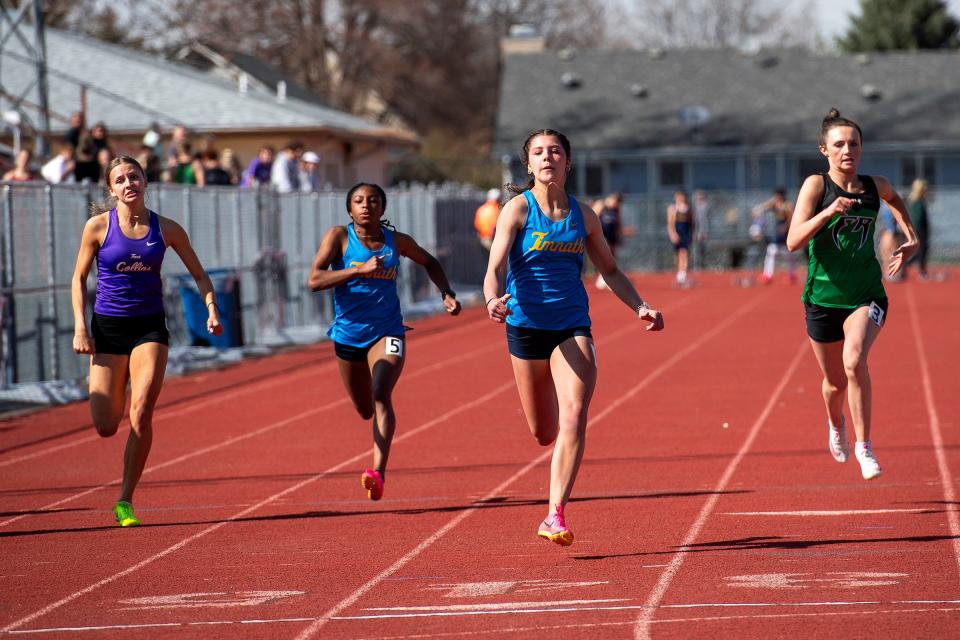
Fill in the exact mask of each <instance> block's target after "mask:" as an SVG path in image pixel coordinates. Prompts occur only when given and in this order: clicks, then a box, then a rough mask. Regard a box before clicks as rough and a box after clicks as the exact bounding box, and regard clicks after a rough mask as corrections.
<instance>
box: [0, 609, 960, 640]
mask: <svg viewBox="0 0 960 640" xmlns="http://www.w3.org/2000/svg"><path fill="white" fill-rule="evenodd" d="M898 604H906V605H918V604H919V605H922V604H929V605H946V604H954V605H956V604H960V600H903V601H894V602H800V603H795V604H787V603H782V602H780V603H741V604H734V603H730V604H723V603H705V604H690V605H661V606H660V609H672V608H686V609H689V608H716V607H722V608H733V607H746V608H754V607H775V608H785V607H791V606H796V607H813V606H818V607H819V606H825V607H833V608H838V609H844V608H848V607H853V606H858V605H860V606H891V605H898ZM642 606H643V605H633V606H619V607H616V606H614V607H602V608H601V607H583V608H575V609H544V610H533V609H525V610H520V611H502V612H475V613H470V612H465V613H463V614H462V615H484V614H488V615H502V614H511V613H516V614H535V613H545V614H555V613H564V612H578V611H610V610H635V609H639V608H642ZM955 611H960V608H955V607H943V606H933V607H928V608H924V609H916V608H913V609H902V608H900V609H880V610H877V609H867V610H861V611H853V610H840V611H820V612H816V613H804V612H799V611H798V612H791V613H756V614H754V613H751V614H744V615H732V616H730V615H728V616H709V617H707V616H702V617H696V618H658V619H656V620H654V621H653V624H671V623H683V622H687V623H689V622H715V621H728V620H759V619H764V618H804V617H810V616H848V615H881V614H885V613H890V614H903V613H937V612H955ZM409 617H429V614H416V615H383V616H344V617H339V618H335V620H343V621H350V620H370V619H382V618H409ZM440 617H449V614H446V615H444V616H440ZM317 619H318V618H310V617H300V618H266V619H265V618H258V619H250V620H208V621H197V622H158V623H142V624H122V625H96V626H88V627H46V628H39V629H22V630H17V631H10V632H9V633H10V635H28V634H44V633H64V632H75V633H83V632H87V633H89V632H94V631H123V630H136V629H150V628H158V627H159V628H169V627H183V628H187V627H200V626H229V625H243V624H263V625H266V624H289V623H302V622H313V621H315V620H317ZM633 624H634V622H633V621H632V620H629V621H623V622H596V623H591V622H587V623H575V622H574V623H569V624H564V625H538V626H529V627H512V628H506V629H503V628H500V629H482V630H476V631H473V630H471V631H451V632H438V633H430V634H429V635H421V634H417V635H405V636H390V637H391V638H397V639H399V638H410V639H413V638H427V637H429V638H440V637H453V636H472V635H502V634H506V633H518V632H523V631H530V632H533V631H544V630H551V629H556V630H566V631H570V630H572V629H579V628H593V627H605V626H628V625H633Z"/></svg>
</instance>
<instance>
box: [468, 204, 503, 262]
mask: <svg viewBox="0 0 960 640" xmlns="http://www.w3.org/2000/svg"><path fill="white" fill-rule="evenodd" d="M499 215H500V189H490V190H489V191H487V199H486V200H485V201H484V203H483V204H482V205H480V206H479V207H477V212H476V213H475V214H474V216H473V228H474V229H476V230H477V239H478V240H480V244H482V245H483V248H484V249H486V250H487V251H490V245H492V244H493V234H494V232H495V231H496V230H497V216H499Z"/></svg>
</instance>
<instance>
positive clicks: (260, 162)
mask: <svg viewBox="0 0 960 640" xmlns="http://www.w3.org/2000/svg"><path fill="white" fill-rule="evenodd" d="M274 154H275V151H274V150H273V147H271V146H270V145H263V146H262V147H260V151H258V152H257V157H256V158H254V159H253V160H251V161H250V164H249V165H247V169H246V171H244V172H243V182H242V184H243V186H245V187H259V186H260V185H264V184H270V172H271V170H272V168H273V156H274Z"/></svg>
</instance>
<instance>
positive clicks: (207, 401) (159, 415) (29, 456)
mask: <svg viewBox="0 0 960 640" xmlns="http://www.w3.org/2000/svg"><path fill="white" fill-rule="evenodd" d="M483 321H488V320H487V319H486V318H482V319H480V320H472V321H469V322H468V323H466V324H464V325H463V326H460V327H457V328H455V329H450V330H448V331H443V332H441V333H437V334H433V335H429V336H427V337H425V338H423V339H422V340H417V341H416V343H417V344H418V345H423V344H429V343H431V342H435V341H437V340H440V339H443V338H449V337H450V335H452V334H456V333H460V332H463V331H466V330H467V329H472V328H473V325H474V324H479V323H480V322H483ZM488 322H489V321H488ZM487 350H488V348H487V347H480V348H479V349H477V350H476V351H478V352H480V351H487ZM336 366H337V362H336V359H334V360H330V361H327V362H321V363H317V364H305V365H304V366H303V367H300V368H298V369H297V370H296V371H290V372H287V373H283V374H280V375H278V376H276V377H273V378H272V379H270V380H264V381H262V382H253V381H250V380H248V381H246V382H241V383H240V384H243V385H244V386H243V387H241V388H239V389H234V390H232V391H225V392H219V393H218V394H217V395H215V396H212V397H211V396H209V395H204V396H201V397H198V398H193V399H191V400H186V401H184V403H183V404H181V405H179V406H174V407H170V408H163V409H158V410H157V412H156V413H155V414H154V420H167V419H169V418H175V417H177V416H181V415H183V414H185V413H190V412H192V411H196V410H198V409H208V408H210V407H211V406H212V405H217V404H223V403H224V402H228V401H230V400H233V399H234V398H238V397H240V396H244V395H247V394H250V393H260V392H262V391H265V390H266V389H272V388H274V387H278V386H281V385H285V384H290V383H291V382H294V381H296V380H298V379H300V378H303V377H307V376H315V375H321V374H323V373H325V372H326V371H327V370H328V369H334V368H336ZM195 373H196V374H201V373H202V372H191V373H190V374H189V375H194V374H195ZM129 426H130V421H129V420H128V419H127V418H124V419H123V421H122V422H121V423H120V429H123V428H125V427H129ZM101 439H102V438H101V437H100V436H98V435H96V434H93V435H86V436H82V437H79V438H77V439H76V440H71V441H70V442H63V443H61V444H58V445H55V446H52V447H48V448H46V449H41V450H39V451H34V452H32V453H26V454H23V455H21V456H17V457H16V458H8V459H6V460H0V468H2V467H6V466H9V465H12V464H16V463H18V462H26V461H28V460H33V459H35V458H39V457H41V456H45V455H48V454H52V453H57V452H58V451H63V450H64V449H69V448H71V447H75V446H77V445H80V444H84V443H86V442H95V441H97V440H101ZM4 524H5V523H0V527H2V526H3V525H4Z"/></svg>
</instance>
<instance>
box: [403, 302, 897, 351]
mask: <svg viewBox="0 0 960 640" xmlns="http://www.w3.org/2000/svg"><path fill="white" fill-rule="evenodd" d="M881 313H882V312H881ZM384 344H385V346H386V353H387V355H388V356H397V357H398V358H402V357H403V338H395V337H393V336H387V340H386V342H385V343H384Z"/></svg>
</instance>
